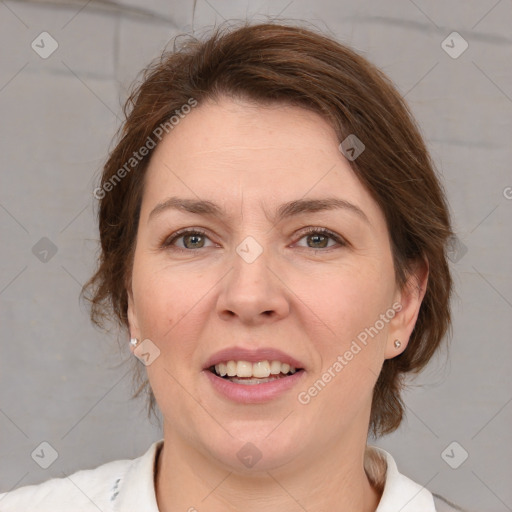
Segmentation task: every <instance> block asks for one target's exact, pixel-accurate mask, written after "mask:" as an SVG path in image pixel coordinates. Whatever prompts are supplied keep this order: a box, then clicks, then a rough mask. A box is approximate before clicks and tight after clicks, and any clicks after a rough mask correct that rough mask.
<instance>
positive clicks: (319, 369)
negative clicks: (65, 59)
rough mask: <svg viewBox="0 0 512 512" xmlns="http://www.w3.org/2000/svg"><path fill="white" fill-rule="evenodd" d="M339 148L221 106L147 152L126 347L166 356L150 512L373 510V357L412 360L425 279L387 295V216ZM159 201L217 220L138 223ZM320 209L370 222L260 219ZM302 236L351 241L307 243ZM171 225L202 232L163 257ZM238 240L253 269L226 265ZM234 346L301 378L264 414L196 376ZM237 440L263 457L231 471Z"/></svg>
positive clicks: (320, 216) (157, 369)
mask: <svg viewBox="0 0 512 512" xmlns="http://www.w3.org/2000/svg"><path fill="white" fill-rule="evenodd" d="M365 142H366V143H369V142H368V141H365ZM338 144H339V141H338V140H337V137H336V134H335V132H334V130H333V129H332V128H331V126H330V125H329V124H328V123H327V122H326V121H325V120H324V119H323V118H322V117H320V116H319V115H318V114H316V113H313V112H310V111H308V110H305V109H302V108H299V107H291V106H285V105H278V106H270V107H269V106H262V105H260V104H256V103H252V102H246V101H242V100H236V101H235V100H232V99H228V98H225V97H222V98H220V99H219V100H218V101H216V102H207V103H204V104H201V105H199V106H198V107H196V108H194V109H193V110H192V112H191V113H189V114H188V115H187V116H186V117H185V118H184V119H183V120H181V122H180V123H179V124H178V125H177V126H176V127H175V128H174V130H173V131H172V132H170V133H169V135H167V136H166V137H165V138H164V139H163V140H162V142H161V143H160V144H159V146H158V147H157V148H156V149H155V152H154V154H153V156H152V159H151V162H150V165H149V168H148V170H147V176H146V182H145V190H144V195H143V201H142V208H141V216H140V223H139V229H138V234H137V243H136V249H135V256H134V263H133V270H132V279H131V287H130V289H129V290H128V294H129V308H128V316H129V325H130V334H131V336H132V337H136V338H138V339H139V340H143V339H150V340H151V341H152V342H153V343H154V344H155V345H156V346H157V347H158V348H159V350H160V356H159V357H158V358H156V359H155V360H154V362H152V364H150V365H149V366H147V372H148V377H149V380H150V384H151V387H152V389H153V392H154V394H155V397H156V400H157V403H158V405H159V407H160V409H161V411H162V414H163V417H164V448H163V450H162V452H161V454H160V457H159V460H158V472H157V478H156V495H157V501H158V506H159V508H160V510H161V511H162V512H170V511H177V510H181V511H183V510H189V509H191V507H195V508H196V509H197V510H208V511H210V512H217V511H218V512H220V511H226V510H230V511H231V510H233V511H234V510H237V511H241V510H243V511H244V512H251V511H256V510H257V511H261V510H266V511H269V512H273V511H276V512H277V511H279V512H282V511H283V510H290V511H291V510H302V508H301V507H304V508H305V509H307V510H308V511H309V512H316V511H321V510H344V511H346V512H351V511H353V512H356V511H357V512H361V511H363V512H370V511H374V510H375V509H376V507H377V505H378V502H379V499H380V495H379V493H378V492H377V491H376V490H375V489H374V488H373V487H372V486H371V484H370V482H369V480H368V478H367V476H366V474H365V472H364V469H363V459H364V450H365V446H366V440H367V430H368V424H369V417H370V407H371V398H372V390H373V387H374V385H375V382H376V380H377V376H378V374H379V371H380V369H381V366H382V364H383V362H384V360H385V359H387V358H391V357H395V356H397V355H398V354H400V353H401V352H402V351H403V350H405V349H406V347H407V342H408V339H409V336H410V334H411V332H412V329H413V327H414V323H415V321H416V318H417V314H418V311H419V307H420V304H421V300H422V298H423V295H424V290H425V286H426V281H427V274H428V270H427V268H426V266H425V265H417V266H416V267H415V268H416V270H415V273H414V274H412V275H411V277H410V282H409V286H406V287H404V288H403V289H402V290H401V289H399V288H398V287H397V284H396V282H395V273H394V267H393V260H392V256H391V249H390V242H389V232H388V229H387V226H386V222H385V218H384V215H383V213H382V211H381V209H380V208H379V206H378V205H377V203H376V202H375V201H374V200H373V199H372V197H371V196H370V194H369V193H368V191H367V190H366V189H365V188H364V187H363V185H362V184H361V183H360V182H359V180H358V179H357V177H356V175H355V174H354V172H353V171H352V169H351V167H350V163H349V162H348V160H346V159H345V157H344V156H343V154H342V153H341V152H340V151H339V149H338ZM170 196H179V197H184V198H191V199H199V198H200V199H203V200H210V201H213V202H215V203H217V204H218V205H219V206H220V207H221V208H222V209H224V210H225V212H226V217H225V218H222V219H221V218H218V217H215V216H203V215H198V214H193V213H189V212H184V211H179V210H175V209H167V210H164V211H162V212H160V213H159V214H157V215H153V216H152V217H151V218H149V216H150V212H151V211H152V210H153V209H154V208H155V206H156V205H158V204H159V203H161V202H163V201H165V200H166V199H167V198H168V197H170ZM327 196H329V197H333V196H335V197H337V198H341V199H344V200H345V201H349V202H350V203H352V204H354V205H356V206H357V207H358V208H360V209H361V210H362V211H363V212H364V214H365V216H366V217H367V221H366V220H364V219H363V218H362V217H361V216H359V215H357V214H355V213H354V212H352V211H350V210H348V209H338V210H327V211H322V212H316V213H305V214H301V215H298V216H296V217H291V218H288V219H285V220H283V221H281V222H279V223H277V224H276V223H272V222H271V221H270V220H269V219H268V218H267V216H266V214H265V213H268V214H269V215H272V214H273V212H275V211H276V209H277V208H278V206H279V205H281V204H282V203H285V202H287V201H292V200H296V199H301V198H308V199H311V198H323V197H327ZM308 226H312V227H317V228H327V229H329V230H331V231H333V232H334V233H336V234H338V235H339V236H340V237H342V238H343V239H344V240H345V241H346V243H345V244H344V245H341V244H339V243H337V242H336V241H335V240H333V239H331V238H327V239H324V238H323V237H322V235H320V238H318V237H315V235H314V234H313V235H306V234H303V233H302V231H303V230H304V228H306V227H308ZM183 228H202V229H204V230H205V231H206V232H207V235H206V237H202V236H199V237H198V238H194V236H193V235H192V236H188V237H187V236H185V238H183V237H182V238H178V239H177V240H175V241H174V244H171V245H168V246H167V247H165V246H163V243H162V241H163V240H167V241H169V239H170V238H172V237H171V235H172V234H173V233H175V232H176V231H178V230H180V229H183ZM247 236H252V237H253V238H254V239H255V240H256V241H257V242H258V243H259V244H260V246H261V247H262V248H263V253H262V254H261V255H260V256H259V257H258V258H257V259H256V260H255V261H254V262H253V263H250V264H249V263H247V262H246V261H244V259H242V258H241V257H240V256H239V255H238V253H237V252H236V248H237V246H238V245H239V244H240V243H241V242H242V241H243V240H244V239H245V238H246V237H247ZM184 244H186V245H184ZM326 245H327V246H326ZM179 248H181V249H182V251H181V252H180V251H179V250H178V249H179ZM395 302H399V303H400V304H401V305H402V309H401V311H400V312H398V313H397V314H396V315H395V316H394V317H393V318H392V320H390V321H389V322H388V323H386V324H385V327H384V328H383V329H382V330H380V331H379V334H378V335H377V336H375V337H374V338H373V339H371V341H370V342H369V343H368V344H367V346H365V347H364V348H363V349H362V350H361V351H360V352H359V353H358V354H357V355H356V356H354V358H353V359H352V360H351V361H350V362H349V363H348V364H347V365H346V366H345V367H344V368H343V370H342V371H341V372H339V373H338V374H337V375H336V377H335V378H333V379H332V380H331V381H330V382H329V383H328V384H327V385H326V386H325V388H324V389H323V390H322V391H321V392H320V393H318V395H317V396H316V397H314V398H313V399H311V401H310V402H309V403H308V404H307V405H305V404H302V403H300V402H299V400H298V399H297V395H298V393H299V392H300V391H305V390H306V391H307V389H308V388H309V387H310V386H312V385H313V383H314V382H315V381H316V380H317V379H318V378H320V376H321V375H322V373H323V372H324V371H326V370H327V369H328V368H329V367H332V365H333V363H334V362H335V361H336V360H337V357H338V356H339V355H343V354H344V353H345V352H346V351H347V350H348V349H349V347H350V344H351V342H352V340H354V339H355V338H356V336H357V335H358V334H359V333H360V332H361V331H363V330H364V329H365V328H367V327H370V326H373V325H374V324H375V322H376V320H378V319H379V315H381V314H384V313H386V311H388V310H389V308H391V306H392V304H393V303H395ZM395 339H399V340H400V341H401V343H402V345H401V347H400V348H399V349H397V348H396V347H395V346H394V344H393V343H394V340H395ZM234 345H238V346H242V347H247V348H253V347H268V346H270V347H275V348H278V349H281V350H283V351H284V352H287V353H288V354H290V355H292V356H294V357H295V358H296V359H298V360H299V361H301V362H303V363H304V366H305V369H306V373H305V374H304V375H303V377H302V380H301V382H300V384H298V386H296V387H294V388H292V389H291V390H289V391H287V392H286V393H285V394H284V395H282V396H280V397H278V398H276V399H274V400H271V401H269V402H266V403H264V404H239V403H235V402H232V401H230V400H228V399H226V398H223V397H221V396H220V395H218V394H217V393H216V392H215V390H214V389H213V388H212V386H211V384H210V383H209V380H208V379H207V378H206V375H205V373H204V372H203V367H204V366H205V362H206V360H207V358H209V357H210V356H211V355H212V354H214V353H215V352H217V351H219V350H221V349H224V348H227V347H231V346H234ZM247 442H251V443H253V444H254V445H255V446H256V447H257V449H258V450H259V452H260V453H261V459H260V460H259V461H258V462H257V464H255V465H254V466H253V467H252V468H247V467H245V466H244V465H243V464H242V463H241V462H240V460H239V459H238V457H237V452H238V451H239V450H240V449H241V448H242V447H243V446H244V445H245V444H246V443H247ZM202 500H204V501H202Z"/></svg>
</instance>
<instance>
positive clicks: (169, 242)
mask: <svg viewBox="0 0 512 512" xmlns="http://www.w3.org/2000/svg"><path fill="white" fill-rule="evenodd" d="M186 235H200V236H203V237H206V238H209V237H208V234H207V233H206V231H205V230H203V229H201V228H194V229H189V228H186V229H182V230H180V231H177V232H176V233H174V234H173V235H171V236H170V237H166V238H165V239H164V240H163V241H162V243H161V244H160V245H161V247H162V248H163V249H171V250H173V251H179V252H192V251H197V250H199V249H204V247H199V249H184V248H182V247H176V246H173V244H174V242H176V240H178V239H180V238H182V237H184V236H186ZM300 235H301V236H300V238H299V240H302V238H304V237H306V236H308V235H323V236H327V237H329V238H331V239H332V240H334V241H335V242H336V243H338V244H339V247H335V246H331V247H325V248H318V249H315V248H314V247H302V248H303V249H311V250H312V251H321V252H330V250H332V249H339V248H340V247H345V246H347V245H348V244H347V242H346V241H345V240H344V239H343V238H342V237H341V236H339V235H337V234H336V233H334V232H332V231H331V230H329V229H327V228H314V227H309V228H305V229H304V230H302V231H301V232H300Z"/></svg>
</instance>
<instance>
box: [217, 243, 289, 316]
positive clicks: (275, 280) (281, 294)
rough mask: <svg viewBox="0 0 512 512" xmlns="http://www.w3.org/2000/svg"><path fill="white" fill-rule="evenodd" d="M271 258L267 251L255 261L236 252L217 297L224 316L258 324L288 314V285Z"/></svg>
mask: <svg viewBox="0 0 512 512" xmlns="http://www.w3.org/2000/svg"><path fill="white" fill-rule="evenodd" d="M270 260H271V258H270V257H269V255H268V254H267V253H266V252H265V251H263V253H262V254H260V255H259V256H258V257H257V258H256V259H255V260H254V261H252V262H249V261H250V260H246V259H244V258H243V257H241V256H240V255H239V254H238V253H235V254H234V256H233V268H232V270H231V272H229V273H228V275H227V276H226V278H225V279H223V280H222V281H221V282H222V289H221V291H220V294H219V296H218V300H217V312H218V314H219V316H220V317H221V318H222V319H224V320H230V321H233V319H235V318H236V319H238V321H239V322H241V323H243V324H246V325H258V324H262V323H268V322H274V321H277V320H279V319H282V318H284V317H286V316H287V315H288V313H289V310H290V307H289V300H288V294H287V288H286V285H285V284H284V281H283V280H282V277H281V276H280V275H279V271H278V270H277V265H275V264H274V265H272V261H270ZM273 267H276V268H273Z"/></svg>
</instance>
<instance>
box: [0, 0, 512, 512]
mask: <svg viewBox="0 0 512 512" xmlns="http://www.w3.org/2000/svg"><path fill="white" fill-rule="evenodd" d="M192 10H193V9H192V2H177V1H168V2H166V1H164V0H150V1H147V2H143V1H142V0H119V1H117V2H114V1H110V0H92V1H85V0H80V1H78V0H76V1H72V0H69V1H64V0H62V1H53V2H50V1H14V0H6V1H0V59H1V60H0V62H1V64H0V66H1V67H0V111H1V123H0V155H1V163H0V166H1V173H0V176H1V188H0V230H1V244H0V254H1V265H0V301H1V310H0V315H1V316H0V318H1V330H0V333H1V334H0V336H1V350H2V352H1V360H0V370H1V374H0V379H1V380H0V490H2V491H7V490H9V489H11V488H15V487H18V486H22V485H27V484H31V483H39V482H41V481H44V480H46V479H48V478H50V477H53V476H63V475H67V474H70V473H71V472H73V471H76V470H78V469H84V468H92V467H95V466H97V465H99V464H101V463H104V462H106V461H110V460H113V459H119V458H133V457H136V456H139V455H140V454H142V453H143V452H144V451H145V450H146V449H147V447H148V446H149V444H150V443H151V442H152V441H153V440H156V439H159V438H160V436H161V434H160V430H159V428H158V426H156V425H152V424H151V423H149V422H148V420H147V419H146V417H145V411H144V404H143V403H142V402H141V401H131V400H130V399H129V397H130V393H131V386H130V373H129V369H130V365H129V364H128V363H126V364H122V362H123V361H128V359H129V358H128V349H127V347H126V346H125V343H124V342H126V341H127V340H122V341H123V344H122V349H121V350H119V348H118V345H117V343H116V341H115V335H111V336H110V337H109V336H108V335H106V334H104V333H101V332H99V331H97V330H95V329H94V328H93V327H92V326H91V324H90V323H89V320H88V316H87V311H86V309H85V307H83V306H81V305H80V304H79V301H78V294H79V292H80V287H81V285H82V283H84V282H85V281H86V279H87V278H88V277H89V276H90V274H91V272H92V269H93V268H94V264H95V256H96V250H97V232H96V227H95V222H94V200H93V197H92V190H93V188H94V186H95V182H96V178H97V173H98V171H99V169H100V168H101V165H102V163H103V162H104V159H105V157H106V154H107V151H108V148H109V145H110V141H111V139H112V136H113V134H114V132H115V130H116V128H117V126H118V125H119V118H120V104H121V102H122V101H124V99H125V97H126V90H127V87H128V86H129V85H130V83H131V81H132V80H133V79H134V78H135V76H136V74H137V72H138V71H140V70H141V69H142V67H143V66H145V65H146V64H147V63H148V62H149V61H150V60H151V59H152V58H154V57H156V56H158V55H159V53H160V51H161V50H162V48H163V47H164V45H165V44H166V43H167V42H168V41H169V40H170V39H171V38H172V37H174V36H175V35H177V34H178V33H183V32H191V31H192V30H193V28H195V29H196V31H197V30H199V29H203V28H204V27H208V26H213V25H214V24H216V23H217V24H218V23H220V22H222V21H223V19H228V18H236V19H240V18H246V17H248V18H250V19H253V20H254V21H256V20H262V21H263V20H264V19H265V18H264V17H263V16H265V15H272V16H273V15H280V16H281V17H285V18H287V19H289V20H293V19H301V20H308V21H310V22H312V23H313V24H314V25H315V26H317V27H318V28H320V29H321V30H323V31H325V32H326V33H328V34H331V35H332V36H334V37H336V38H338V39H339V40H341V41H342V42H345V43H348V44H350V45H352V46H354V47H355V48H356V49H357V50H359V51H360V52H361V53H362V54H364V55H365V56H366V57H368V58H369V59H370V60H371V61H373V62H374V63H376V64H377V65H378V66H380V67H381V68H382V69H383V70H384V71H385V72H386V73H387V74H388V75H389V76H390V77H391V78H392V79H393V80H394V82H395V83H396V85H397V86H398V88H399V89H400V91H402V93H403V94H404V95H405V96H406V99H407V100H408V102H409V104H410V106H411V108H412V110H413V112H414V114H415V115H416V117H417V119H418V121H419V123H420V125H421V127H422V130H423V132H424V135H425V137H426V139H427V141H428V144H429V147H430V149H431V152H432V155H433V157H434V159H435V161H436V164H437V166H438V168H439V171H440V172H441V174H442V175H443V179H444V183H445V186H446V190H447V194H448V198H449V201H450V204H451V208H452V211H453V218H454V222H455V228H456V230H457V232H458V238H459V243H458V245H457V246H456V247H455V248H454V252H453V255H452V260H453V261H452V267H453V272H454V277H455V281H456V286H457V293H458V296H457V297H456V298H455V300H454V302H453V309H454V331H453V332H454V335H453V340H452V342H451V350H450V354H449V355H450V358H449V362H448V363H447V364H446V358H447V353H446V352H445V353H441V354H440V356H439V357H438V358H437V359H436V360H435V361H433V362H432V364H431V365H430V366H429V367H428V368H427V370H426V371H425V372H424V373H423V374H422V375H421V377H420V378H419V379H417V380H416V381H415V386H414V387H412V388H411V389H410V390H409V391H408V392H407V394H406V397H405V398H406V401H407V405H408V412H407V421H406V422H404V424H403V425H402V427H401V428H400V430H399V431H398V432H396V433H395V434H393V435H391V436H388V437H386V438H384V439H381V440H379V441H378V443H377V444H378V445H380V446H382V447H384V448H385V449H388V450H389V451H390V452H391V453H392V454H393V455H394V456H395V458H396V460H397V462H398V465H399V468H400V469H401V471H402V472H403V473H405V474H406V475H408V476H409V477H410V478H412V479H413V480H416V481H418V482H420V483H422V484H424V485H425V486H426V487H428V488H429V489H430V490H432V491H434V492H439V493H441V494H443V495H444V496H446V497H447V498H449V499H451V500H453V501H455V502H456V503H458V504H459V505H462V506H464V507H467V508H468V509H469V510H475V511H476V510H478V511H499V512H502V511H506V510H512V488H511V486H510V482H511V481H512V480H511V478H512V462H511V461H512V443H511V441H512V435H511V432H512V429H511V428H510V426H511V420H512V404H511V401H512V384H511V381H510V367H511V356H512V343H511V341H512V340H511V334H510V333H511V331H512V320H511V319H512V315H511V313H512V310H511V308H512V275H511V266H510V260H511V246H512V237H511V228H510V225H511V223H510V220H511V218H512V215H511V214H512V188H510V187H512V175H511V171H510V162H511V157H512V149H511V148H512V144H511V142H512V58H511V57H512V52H511V47H512V32H511V29H510V27H511V26H512V3H511V2H510V0H500V1H496V0H482V1H476V0H472V1H450V2H443V1H430V2H427V1H423V0H414V1H412V0H393V1H386V2H376V1H375V2H365V1H361V2H355V1H349V0H337V1H334V0H316V1H315V2H305V1H302V0H291V1H290V0H279V1H274V2H270V1H264V0H260V1H258V2H255V1H247V0H243V1H238V2H235V1H232V0H231V1H230V0H208V1H207V0H198V1H197V6H196V14H195V18H194V26H192ZM44 31H46V32H48V33H49V34H50V35H51V37H52V38H54V39H55V41H56V42H57V44H58V48H57V50H56V51H55V52H54V53H53V54H52V55H50V56H48V57H47V58H42V57H41V56H40V55H39V54H38V53H36V51H35V50H34V49H32V47H31V44H32V42H33V41H35V43H34V45H35V44H38V45H39V48H38V47H35V48H36V49H37V50H38V51H39V53H42V54H44V52H49V51H50V50H51V49H52V46H51V44H52V41H51V40H50V39H49V38H48V36H46V35H43V36H40V34H41V33H42V32H44ZM453 31H456V32H458V33H459V34H460V36H461V37H462V38H463V39H459V38H458V36H456V35H452V36H450V37H448V36H449V34H451V33H452V32H453ZM447 37H448V39H447ZM41 38H44V48H41V47H42V46H43V44H42V43H41ZM443 41H445V43H443ZM465 42H467V44H468V48H467V49H466V50H465V51H464V52H463V53H462V54H460V55H458V54H459V53H460V51H461V50H463V49H464V47H465ZM44 56H46V55H44ZM454 57H457V58H454ZM45 237H46V239H48V240H50V241H51V243H49V242H48V240H46V239H44V238H45ZM42 238H43V241H41V239H42ZM45 250H46V251H48V252H47V253H45V252H44V251H45ZM55 251H56V252H55ZM53 252H55V254H53ZM42 442H48V443H50V445H51V446H52V447H53V449H54V450H55V451H56V452H57V453H58V458H57V459H56V460H55V461H54V462H53V464H51V465H50V466H49V467H48V468H47V469H43V468H41V467H40V466H39V465H38V464H37V463H36V459H37V457H35V456H34V458H33V457H32V456H31V453H33V452H34V450H36V452H35V453H40V450H41V447H40V443H42ZM453 442H456V443H457V444H455V445H452V444H451V443H453ZM450 445H451V446H450ZM447 447H448V448H447ZM43 448H44V446H43ZM37 450H39V451H37ZM465 452H467V454H468V458H467V460H465V461H464V462H463V463H461V461H462V460H463V459H464V456H465ZM45 453H46V454H50V455H45V456H46V457H47V459H46V462H51V454H52V453H53V452H52V451H51V450H50V449H48V448H46V452H45ZM48 457H50V458H48ZM39 462H40V463H41V462H42V461H41V459H39ZM448 462H449V463H450V464H451V466H454V467H456V466H458V467H456V469H454V468H452V467H451V466H450V465H449V464H448ZM459 464H460V465H459ZM0 507H1V504H0Z"/></svg>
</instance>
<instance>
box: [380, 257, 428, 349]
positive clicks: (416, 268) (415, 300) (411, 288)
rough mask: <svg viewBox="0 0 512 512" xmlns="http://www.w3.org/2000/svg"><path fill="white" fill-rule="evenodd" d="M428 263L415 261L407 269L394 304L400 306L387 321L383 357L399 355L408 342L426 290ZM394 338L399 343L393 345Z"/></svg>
mask: <svg viewBox="0 0 512 512" xmlns="http://www.w3.org/2000/svg"><path fill="white" fill-rule="evenodd" d="M428 272H429V264H428V261H426V260H417V261H415V262H414V263H413V264H412V265H411V267H410V270H409V275H408V277H407V282H406V283H405V285H404V286H403V288H402V289H401V290H398V291H397V294H396V297H395V304H397V305H398V304H400V306H401V308H399V307H397V308H396V309H395V307H394V309H395V310H396V311H397V313H396V315H395V316H394V317H393V319H392V320H391V321H390V322H389V329H388V339H387V341H386V349H385V352H384V357H385V359H392V358H393V357H396V356H398V355H400V354H401V353H402V352H403V351H404V350H405V349H406V348H407V344H408V343H409V338H410V337H411V333H412V331H413V329H414V325H415V324H416V320H417V319H418V314H419V312H420V307H421V303H422V301H423V297H425V292H426V291H427V282H428ZM395 340H399V341H400V343H401V345H400V347H399V348H396V347H395Z"/></svg>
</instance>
